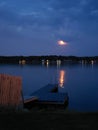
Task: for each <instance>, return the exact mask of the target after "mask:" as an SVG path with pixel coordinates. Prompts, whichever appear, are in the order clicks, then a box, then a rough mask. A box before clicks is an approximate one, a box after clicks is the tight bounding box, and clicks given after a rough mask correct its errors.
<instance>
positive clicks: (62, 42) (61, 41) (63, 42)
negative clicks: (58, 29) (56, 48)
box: [58, 40, 67, 46]
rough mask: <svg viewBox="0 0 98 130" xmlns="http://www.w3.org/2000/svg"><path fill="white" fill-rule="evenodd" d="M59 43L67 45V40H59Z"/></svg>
mask: <svg viewBox="0 0 98 130" xmlns="http://www.w3.org/2000/svg"><path fill="white" fill-rule="evenodd" d="M58 44H59V45H61V46H64V45H67V42H65V41H63V40H59V41H58Z"/></svg>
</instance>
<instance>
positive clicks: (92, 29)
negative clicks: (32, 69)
mask: <svg viewBox="0 0 98 130" xmlns="http://www.w3.org/2000/svg"><path fill="white" fill-rule="evenodd" d="M59 40H62V41H64V42H66V43H67V44H66V45H65V46H60V45H58V41H59ZM0 55H1V56H2V55H3V56H20V55H23V56H31V55H39V56H41V55H64V56H69V55H74V56H96V55H97V56H98V0H0Z"/></svg>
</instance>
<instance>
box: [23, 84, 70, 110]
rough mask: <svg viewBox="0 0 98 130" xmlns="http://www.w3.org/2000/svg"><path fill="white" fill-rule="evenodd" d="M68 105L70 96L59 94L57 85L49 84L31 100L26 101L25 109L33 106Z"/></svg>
mask: <svg viewBox="0 0 98 130" xmlns="http://www.w3.org/2000/svg"><path fill="white" fill-rule="evenodd" d="M66 104H68V94H67V93H59V92H58V85H57V84H48V85H46V86H45V87H43V88H40V89H39V90H38V91H36V92H34V93H32V95H31V98H30V99H26V100H25V101H24V107H25V108H28V109H30V108H32V107H33V106H39V107H43V106H44V107H49V106H55V107H58V106H61V107H62V106H65V105H66Z"/></svg>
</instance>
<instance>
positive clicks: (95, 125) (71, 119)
mask: <svg viewBox="0 0 98 130" xmlns="http://www.w3.org/2000/svg"><path fill="white" fill-rule="evenodd" d="M97 121H98V113H97V112H96V113H95V112H92V113H91V112H88V113H87V112H86V113H85V112H82V113H80V112H68V111H63V110H45V109H36V110H34V109H33V110H32V111H27V110H24V111H21V110H19V111H11V110H10V111H9V110H8V111H2V112H0V130H4V129H7V130H11V129H13V130H14V129H15V130H18V129H23V130H30V129H31V130H36V129H38V130H39V129H41V130H44V129H45V130H66V129H75V130H76V129H80V130H82V129H83V130H84V129H86V130H87V129H93V130H94V129H98V122H97Z"/></svg>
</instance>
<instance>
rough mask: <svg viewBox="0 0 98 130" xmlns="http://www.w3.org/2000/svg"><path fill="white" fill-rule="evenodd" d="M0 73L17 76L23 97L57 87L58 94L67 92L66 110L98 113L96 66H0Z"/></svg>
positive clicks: (97, 75)
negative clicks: (19, 78)
mask: <svg viewBox="0 0 98 130" xmlns="http://www.w3.org/2000/svg"><path fill="white" fill-rule="evenodd" d="M0 73H5V74H10V75H15V76H21V77H22V90H23V95H24V96H29V95H31V94H32V93H33V92H34V91H36V90H38V89H39V88H41V87H43V86H45V85H47V84H48V83H52V84H54V83H58V84H59V92H61V93H64V92H68V96H69V104H68V108H67V109H68V110H71V111H85V112H95V111H98V64H65V65H62V66H60V65H58V66H56V65H51V66H50V65H47V66H45V65H11V64H10V65H9V64H1V65H0Z"/></svg>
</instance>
